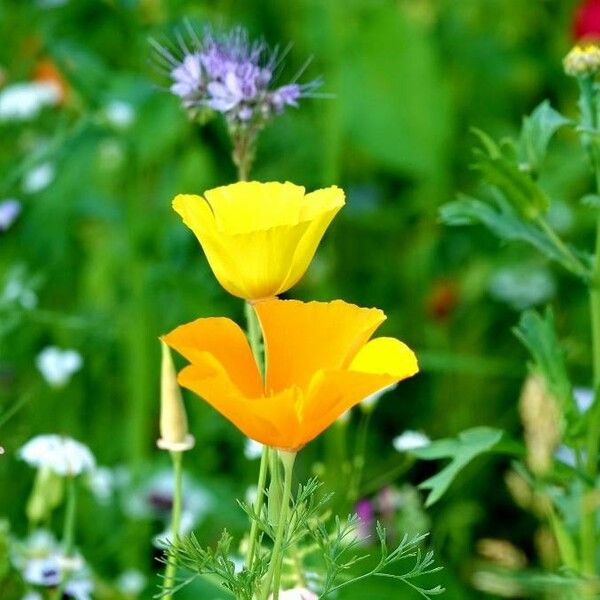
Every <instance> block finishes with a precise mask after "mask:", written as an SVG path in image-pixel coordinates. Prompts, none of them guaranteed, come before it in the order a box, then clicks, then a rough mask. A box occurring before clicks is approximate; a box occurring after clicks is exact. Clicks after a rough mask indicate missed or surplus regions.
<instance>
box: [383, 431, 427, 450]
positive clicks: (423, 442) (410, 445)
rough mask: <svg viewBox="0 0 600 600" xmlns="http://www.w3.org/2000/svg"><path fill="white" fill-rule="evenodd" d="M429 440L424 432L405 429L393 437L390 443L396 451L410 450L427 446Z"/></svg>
mask: <svg viewBox="0 0 600 600" xmlns="http://www.w3.org/2000/svg"><path fill="white" fill-rule="evenodd" d="M430 442H431V440H430V439H429V438H428V437H427V436H426V435H425V434H424V433H421V432H420V431H410V430H407V431H405V432H404V433H401V434H400V435H399V436H397V437H395V438H394V439H393V441H392V444H393V445H394V448H395V449H396V450H397V451H398V452H410V451H411V450H416V449H417V448H423V447H424V446H428V445H429V444H430Z"/></svg>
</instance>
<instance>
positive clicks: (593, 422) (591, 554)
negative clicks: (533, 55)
mask: <svg viewBox="0 0 600 600" xmlns="http://www.w3.org/2000/svg"><path fill="white" fill-rule="evenodd" d="M579 86H580V91H581V103H580V106H581V113H582V115H581V117H582V125H583V127H584V128H585V129H590V130H592V131H596V130H597V128H598V116H597V93H596V89H595V86H594V82H593V80H592V79H591V78H589V77H585V78H580V79H579ZM583 142H584V146H585V147H586V149H587V150H588V156H589V160H590V163H591V166H592V170H593V172H594V177H595V180H596V193H600V160H599V149H598V144H597V141H596V139H595V138H588V136H587V135H586V137H585V138H584V139H583ZM589 292H590V317H591V329H592V373H593V376H592V377H593V378H592V381H593V389H594V401H593V404H592V407H591V408H590V413H589V415H590V418H589V421H588V430H587V444H586V446H587V469H586V470H587V474H588V475H589V477H590V479H591V480H592V482H593V483H594V484H595V480H596V477H597V475H598V450H599V445H600V395H599V392H600V215H599V216H598V219H597V223H596V248H595V254H594V262H593V267H592V276H591V281H590V289H589ZM580 538H581V563H582V570H583V572H584V574H586V575H590V576H592V575H595V573H596V543H597V539H596V521H595V511H594V510H593V509H591V508H590V506H589V502H588V494H587V493H584V494H583V495H582V498H581V529H580Z"/></svg>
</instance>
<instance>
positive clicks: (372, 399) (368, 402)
mask: <svg viewBox="0 0 600 600" xmlns="http://www.w3.org/2000/svg"><path fill="white" fill-rule="evenodd" d="M396 385H398V384H396V383H392V385H388V386H386V387H384V388H382V389H380V390H379V391H377V392H375V393H374V394H370V395H369V396H367V397H366V398H365V399H364V400H362V401H361V403H360V407H361V409H362V410H364V411H367V412H368V411H370V410H373V409H374V408H375V405H376V404H377V402H379V398H381V396H383V395H384V394H387V393H388V392H390V391H391V390H393V389H394V388H395V387H396Z"/></svg>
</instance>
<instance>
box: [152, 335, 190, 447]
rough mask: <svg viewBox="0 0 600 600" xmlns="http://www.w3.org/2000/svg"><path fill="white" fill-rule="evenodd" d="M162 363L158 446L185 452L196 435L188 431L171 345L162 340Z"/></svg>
mask: <svg viewBox="0 0 600 600" xmlns="http://www.w3.org/2000/svg"><path fill="white" fill-rule="evenodd" d="M160 344H161V348H162V363H161V373H160V439H159V440H158V442H157V446H158V447H159V448H161V449H162V450H170V451H172V452H183V451H184V450H189V449H190V448H193V446H194V443H195V441H194V436H192V435H190V434H189V432H188V422H187V415H186V413H185V406H184V405H183V398H182V397H181V390H180V389H179V384H178V383H177V372H176V371H175V365H174V364H173V359H172V357H171V351H170V350H169V347H168V346H167V345H166V344H165V343H164V342H163V341H162V340H161V342H160Z"/></svg>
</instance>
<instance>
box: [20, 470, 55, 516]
mask: <svg viewBox="0 0 600 600" xmlns="http://www.w3.org/2000/svg"><path fill="white" fill-rule="evenodd" d="M63 487H64V486H63V479H62V477H61V476H60V475H57V474H56V473H55V472H54V471H52V470H51V469H49V468H48V467H40V468H39V469H38V470H37V473H36V476H35V480H34V482H33V488H32V489H31V494H30V495H29V499H28V500H27V505H26V506H25V513H26V514H27V518H28V519H29V522H30V523H40V522H41V521H45V520H47V519H48V517H49V516H50V514H51V513H52V511H53V510H54V509H55V508H56V507H58V506H59V505H60V503H61V502H62V499H63Z"/></svg>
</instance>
